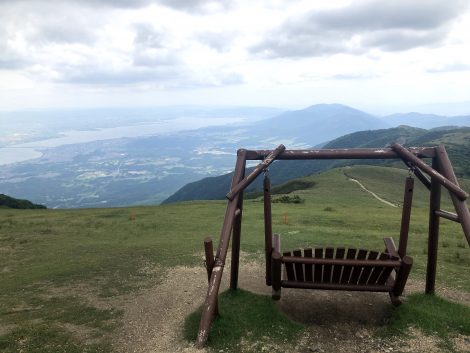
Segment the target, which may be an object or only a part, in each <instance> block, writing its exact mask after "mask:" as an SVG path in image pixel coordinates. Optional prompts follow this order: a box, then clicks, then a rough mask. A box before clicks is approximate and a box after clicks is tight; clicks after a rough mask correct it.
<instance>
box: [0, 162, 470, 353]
mask: <svg viewBox="0 0 470 353" xmlns="http://www.w3.org/2000/svg"><path fill="white" fill-rule="evenodd" d="M344 171H346V172H347V173H348V174H349V175H351V176H353V177H354V178H356V179H358V180H360V181H361V182H362V183H363V184H364V185H365V186H366V187H367V188H369V189H371V190H372V191H374V192H375V193H377V194H379V195H380V196H381V197H383V198H384V199H386V200H389V201H391V202H401V198H402V193H403V188H404V178H405V177H406V176H407V173H406V171H403V170H398V169H389V168H382V167H370V166H367V167H351V168H347V169H344V170H343V169H337V170H332V171H328V172H325V173H322V174H319V175H316V176H312V177H308V178H304V179H302V180H301V181H300V184H302V185H310V186H311V187H310V188H309V189H307V190H289V191H290V194H289V195H290V197H294V196H296V195H298V196H299V197H300V198H302V199H303V200H305V201H304V203H302V204H292V203H291V204H283V203H275V204H273V206H272V211H273V230H274V232H275V233H280V234H281V237H282V242H281V244H282V248H283V249H286V250H290V249H294V248H299V247H307V246H316V245H319V246H325V245H333V246H350V247H365V248H371V249H377V250H382V249H383V242H382V238H383V237H384V236H393V237H394V238H395V240H396V241H398V235H399V229H400V217H401V210H400V208H393V207H390V206H387V205H385V204H383V203H381V202H379V201H378V200H376V199H374V198H373V197H371V195H370V194H368V193H366V192H364V191H363V190H361V188H360V187H359V186H358V185H357V184H355V183H353V182H351V181H348V180H347V178H346V177H345V175H344ZM416 184H417V188H416V191H415V198H414V203H413V212H412V221H411V228H410V238H409V243H408V253H409V254H410V255H411V256H412V257H413V258H414V265H413V269H412V273H411V277H412V278H413V279H418V280H421V281H423V280H424V277H425V269H426V256H427V255H426V251H427V245H426V244H427V227H428V226H427V219H428V209H427V207H428V206H427V203H428V191H427V190H425V189H424V188H422V187H420V186H419V182H418V181H416ZM296 185H297V184H296ZM462 186H463V187H464V189H466V190H470V184H469V183H468V181H463V182H462ZM444 194H445V192H443V195H444ZM443 204H444V206H445V207H444V208H446V209H448V210H452V207H451V203H450V202H449V200H448V199H445V198H444V199H443ZM225 206H226V202H224V201H208V202H186V203H180V204H170V205H164V206H158V207H135V208H115V209H81V210H11V209H0V259H1V260H0V273H1V285H0V328H1V327H10V328H11V329H9V330H7V332H6V333H5V334H4V335H3V336H0V342H1V344H2V345H3V346H1V347H2V348H1V349H0V351H7V352H14V351H18V350H23V351H28V352H29V351H35V349H36V348H35V347H39V343H37V342H39V341H38V340H40V338H41V337H43V335H51V342H55V343H54V345H55V346H57V347H59V346H64V347H65V346H66V347H71V348H70V349H68V350H67V351H74V349H78V350H79V351H87V350H88V351H90V352H91V351H96V352H100V351H103V349H108V348H109V347H108V346H107V340H108V339H109V337H110V335H111V334H112V332H113V330H114V329H115V328H116V327H119V325H121V324H122V321H121V320H122V313H121V312H120V308H114V309H112V310H111V311H110V312H106V311H102V310H100V309H99V308H98V307H94V306H93V305H92V304H90V302H89V301H88V300H87V295H82V294H80V293H77V295H76V297H75V298H74V299H71V297H70V296H71V295H75V293H74V288H76V287H77V286H78V287H80V286H81V287H85V288H89V292H90V293H89V294H88V295H91V296H93V297H94V298H95V299H96V298H98V299H99V300H102V301H103V302H105V303H111V302H112V299H113V298H116V297H118V296H121V295H129V294H132V293H136V292H138V291H139V290H140V289H142V288H145V287H148V286H149V285H155V283H158V281H159V280H160V279H161V278H162V276H164V275H165V273H166V271H167V270H168V269H169V268H170V267H172V266H176V265H187V266H200V264H201V254H202V252H203V246H202V240H203V238H204V237H205V236H207V235H212V236H213V238H214V240H215V243H216V244H215V245H217V239H218V235H219V232H220V229H221V227H222V222H223V217H224V210H225ZM286 214H287V219H288V223H287V224H285V223H284V217H285V215H286ZM263 239H264V223H263V205H262V203H261V202H260V200H259V199H254V200H246V202H245V205H244V212H243V225H242V242H241V249H242V251H243V252H244V253H246V254H247V255H248V257H249V258H250V259H257V260H259V261H260V262H261V261H263V260H262V259H263V256H264V255H263V249H264V243H263ZM440 243H441V246H440V247H439V255H438V270H437V284H438V285H443V286H446V287H450V288H456V289H459V290H463V291H467V292H468V291H470V277H469V276H468V268H469V267H470V252H469V251H468V250H469V248H468V245H467V244H466V240H465V238H464V236H463V234H462V230H461V228H460V225H458V224H456V223H453V222H450V221H446V220H442V222H441V238H440ZM228 261H229V260H228ZM226 275H227V274H226ZM260 278H263V275H262V274H260ZM201 281H204V279H203V278H201ZM45 298H47V300H46V299H45ZM202 301H203V298H201V302H202ZM269 301H270V299H269ZM51 308H57V310H55V309H54V310H52V312H50V311H51ZM82 310H84V311H85V313H86V315H84V317H83V318H82V319H83V320H84V322H72V323H73V324H74V325H79V326H80V327H83V328H84V329H85V330H88V331H89V332H98V333H99V334H100V335H99V338H97V339H95V338H93V339H94V340H96V341H97V342H94V341H93V342H94V343H93V344H87V343H86V342H85V343H84V342H82V341H80V340H77V338H74V337H73V335H72V334H71V333H70V332H69V331H67V330H66V329H65V328H64V327H65V326H66V325H67V324H70V323H71V321H73V320H74V319H73V318H74V317H79V316H80V314H79V313H80V312H81V311H82ZM93 318H95V319H96V320H94V319H93ZM77 320H78V319H77ZM259 321H261V320H259ZM88 331H87V332H88ZM20 337H22V338H20ZM214 337H215V336H214ZM20 344H21V346H20ZM51 344H52V343H51ZM67 345H68V346H67ZM48 347H49V346H48ZM51 347H52V346H51ZM73 347H78V348H73ZM106 347H108V348H106ZM20 348H21V349H20ZM49 348H50V347H49ZM49 348H48V349H45V350H44V351H54V349H53V348H50V349H49ZM57 351H60V350H59V349H57Z"/></svg>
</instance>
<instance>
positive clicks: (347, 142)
mask: <svg viewBox="0 0 470 353" xmlns="http://www.w3.org/2000/svg"><path fill="white" fill-rule="evenodd" d="M392 142H399V143H401V144H404V145H406V146H435V145H438V144H444V145H445V146H446V148H447V151H448V153H449V157H450V159H451V161H452V163H453V166H454V169H455V172H456V174H457V176H458V177H470V128H468V127H466V128H455V127H448V128H436V129H431V130H425V129H420V128H414V127H410V126H399V127H396V128H391V129H380V130H369V131H359V132H355V133H352V134H348V135H345V136H342V137H339V138H337V139H335V140H333V141H331V142H329V143H327V144H326V145H325V146H324V148H377V147H385V146H387V145H390V144H391V143H392ZM287 148H289V146H287ZM354 164H374V165H390V166H400V165H403V164H402V163H401V162H397V161H384V160H368V161H360V160H338V161H333V160H320V161H282V162H279V161H278V162H274V163H273V165H272V166H271V167H270V175H271V182H272V183H273V184H274V185H276V184H281V183H284V182H286V181H288V180H291V179H295V178H298V177H302V176H306V175H310V174H314V173H317V172H319V171H322V170H327V169H330V168H333V167H338V166H345V165H354ZM249 171H250V170H248V172H249ZM231 178H232V173H229V174H224V175H221V176H218V177H211V178H205V179H202V180H200V181H197V182H193V183H190V184H187V185H185V186H184V187H182V188H181V189H180V190H178V191H177V192H176V193H174V194H173V195H172V196H170V197H169V198H167V199H166V200H165V201H163V203H171V202H178V201H188V200H215V199H223V198H224V197H225V194H226V193H227V192H228V190H229V187H230V182H231ZM256 189H261V178H258V180H257V181H255V182H254V183H253V184H252V185H251V186H250V187H249V188H248V191H253V190H256Z"/></svg>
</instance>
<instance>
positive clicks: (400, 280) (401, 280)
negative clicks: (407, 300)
mask: <svg viewBox="0 0 470 353" xmlns="http://www.w3.org/2000/svg"><path fill="white" fill-rule="evenodd" d="M401 261H402V264H401V266H400V268H399V270H398V273H397V278H396V279H395V286H394V288H393V294H394V295H395V296H397V297H399V296H400V295H402V293H403V289H405V284H406V280H407V279H408V276H409V274H410V270H411V265H413V259H412V258H411V257H409V256H407V255H405V256H404V257H403V259H402V260H401Z"/></svg>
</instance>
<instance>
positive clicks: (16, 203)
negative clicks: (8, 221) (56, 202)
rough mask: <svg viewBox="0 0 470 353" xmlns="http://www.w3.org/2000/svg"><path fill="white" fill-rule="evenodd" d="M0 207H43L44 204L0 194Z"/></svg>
mask: <svg viewBox="0 0 470 353" xmlns="http://www.w3.org/2000/svg"><path fill="white" fill-rule="evenodd" d="M0 208H16V209H39V208H42V209H44V208H46V206H43V205H37V204H34V203H32V202H31V201H28V200H20V199H15V198H14V197H10V196H7V195H5V194H0Z"/></svg>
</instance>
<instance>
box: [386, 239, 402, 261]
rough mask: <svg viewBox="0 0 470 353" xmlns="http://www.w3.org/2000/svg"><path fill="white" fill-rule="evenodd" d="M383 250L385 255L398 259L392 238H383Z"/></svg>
mask: <svg viewBox="0 0 470 353" xmlns="http://www.w3.org/2000/svg"><path fill="white" fill-rule="evenodd" d="M384 244H385V250H386V251H387V253H388V254H389V255H391V256H393V257H397V258H400V255H399V254H398V251H397V247H396V246H395V242H394V241H393V238H392V237H386V238H384Z"/></svg>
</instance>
